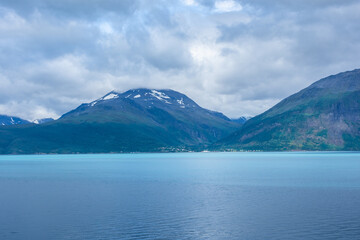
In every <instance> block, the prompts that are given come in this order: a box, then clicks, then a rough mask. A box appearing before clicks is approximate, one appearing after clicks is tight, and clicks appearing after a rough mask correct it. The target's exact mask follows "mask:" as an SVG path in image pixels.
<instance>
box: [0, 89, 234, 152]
mask: <svg viewBox="0 0 360 240" xmlns="http://www.w3.org/2000/svg"><path fill="white" fill-rule="evenodd" d="M239 126H240V124H238V123H234V122H232V121H231V120H230V119H229V118H227V117H226V116H224V115H223V114H222V113H219V112H214V111H210V110H207V109H204V108H202V107H200V106H199V105H198V104H196V103H195V102H194V101H193V100H191V99H190V98H188V97H187V96H186V95H184V94H181V93H179V92H176V91H173V90H155V89H132V90H129V91H127V92H124V93H119V92H115V91H112V92H110V93H108V94H106V95H105V96H103V97H101V98H99V99H97V100H95V101H93V102H90V103H84V104H81V105H80V106H79V107H77V108H76V109H74V110H72V111H70V112H68V113H66V114H64V115H63V116H62V117H61V118H60V119H58V120H55V121H52V122H48V123H46V124H39V125H32V126H18V127H14V128H0V136H1V138H0V153H2V154H4V153H105V152H154V151H156V152H159V151H182V150H183V149H187V150H189V149H194V150H197V149H199V148H200V146H203V145H205V146H206V145H209V144H211V143H214V142H216V141H218V140H219V139H221V138H223V137H225V136H227V135H229V134H230V133H232V132H234V131H235V130H236V129H238V128H239Z"/></svg>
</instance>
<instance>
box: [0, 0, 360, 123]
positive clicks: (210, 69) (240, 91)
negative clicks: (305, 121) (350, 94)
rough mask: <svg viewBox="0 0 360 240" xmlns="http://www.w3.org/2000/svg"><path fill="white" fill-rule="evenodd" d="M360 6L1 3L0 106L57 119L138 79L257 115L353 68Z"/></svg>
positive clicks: (215, 106)
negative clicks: (331, 75)
mask: <svg viewBox="0 0 360 240" xmlns="http://www.w3.org/2000/svg"><path fill="white" fill-rule="evenodd" d="M359 11H360V3H358V1H355V0H349V1H335V0H326V1H325V0H321V1H310V0H304V1H300V0H297V1H285V0H277V1H271V2H270V1H267V0H241V1H240V0H171V1H165V0H160V1H146V0H132V1H130V0H129V1H127V0H125V1H115V0H105V1H98V0H90V1H85V0H84V1H83V0H81V1H70V0H66V1H55V0H50V1H45V0H34V1H20V0H12V1H7V0H4V1H1V3H0V52H1V54H0V83H1V88H0V114H12V115H17V116H20V117H23V118H25V119H30V120H31V119H36V118H41V117H47V116H49V117H58V116H60V115H62V114H63V113H65V112H67V111H69V110H71V109H73V108H75V107H77V106H78V105H80V104H81V103H82V102H90V101H92V100H93V99H97V98H99V97H101V96H102V95H104V94H105V93H107V92H109V91H111V90H114V89H115V90H118V91H126V90H127V89H129V88H136V87H149V88H172V89H175V90H178V91H180V92H183V93H185V94H187V95H188V96H189V97H191V98H193V99H194V100H195V101H197V102H198V103H199V104H200V105H201V106H203V107H206V108H209V109H212V110H217V111H221V112H224V113H225V114H226V115H228V116H230V117H239V116H241V115H256V114H259V113H261V112H262V111H265V110H266V109H268V108H269V107H271V106H272V105H274V104H276V103H277V102H278V101H280V100H281V99H282V98H284V97H286V96H288V95H290V94H292V93H294V92H296V91H298V90H300V89H302V88H304V87H306V86H308V85H309V84H311V83H312V82H313V81H315V80H318V79H320V78H321V77H325V76H327V75H330V74H334V73H337V72H341V71H345V70H351V69H354V68H359V66H360V59H359V58H358V52H360V34H359V32H360V25H359V24H357V23H358V22H360V15H359V14H358V12H359Z"/></svg>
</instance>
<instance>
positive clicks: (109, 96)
mask: <svg viewBox="0 0 360 240" xmlns="http://www.w3.org/2000/svg"><path fill="white" fill-rule="evenodd" d="M118 97H119V95H118V94H115V93H110V94H108V95H106V96H105V97H104V98H103V99H102V100H110V99H115V98H118Z"/></svg>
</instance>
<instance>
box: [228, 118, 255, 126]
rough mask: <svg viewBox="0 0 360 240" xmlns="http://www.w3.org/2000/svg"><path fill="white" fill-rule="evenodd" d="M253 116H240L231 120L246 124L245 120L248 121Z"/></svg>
mask: <svg viewBox="0 0 360 240" xmlns="http://www.w3.org/2000/svg"><path fill="white" fill-rule="evenodd" d="M250 118H251V117H239V118H233V119H231V121H233V122H236V123H240V124H244V123H245V122H247V121H248V120H249V119H250Z"/></svg>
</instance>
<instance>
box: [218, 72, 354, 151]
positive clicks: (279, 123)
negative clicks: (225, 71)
mask: <svg viewBox="0 0 360 240" xmlns="http://www.w3.org/2000/svg"><path fill="white" fill-rule="evenodd" d="M214 149H221V150H225V149H228V150H231V149H232V150H265V151H282V150H360V70H359V69H357V70H353V71H349V72H343V73H339V74H337V75H333V76H329V77H326V78H323V79H321V80H319V81H317V82H315V83H313V84H312V85H310V86H309V87H307V88H305V89H303V90H301V91H300V92H298V93H296V94H294V95H292V96H290V97H288V98H286V99H284V100H282V101H281V102H280V103H278V104H277V105H276V106H274V107H272V108H271V109H269V110H268V111H266V112H264V113H263V114H260V115H258V116H256V117H254V118H252V119H250V120H249V121H247V122H246V123H245V124H244V125H243V126H242V127H241V128H240V129H239V130H238V131H236V132H235V133H233V134H231V135H230V136H229V137H226V138H224V139H222V140H220V141H219V142H218V143H216V144H215V145H214Z"/></svg>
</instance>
